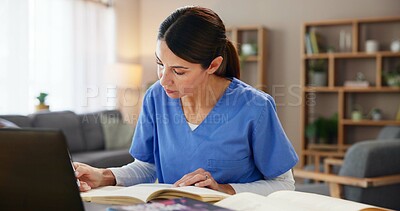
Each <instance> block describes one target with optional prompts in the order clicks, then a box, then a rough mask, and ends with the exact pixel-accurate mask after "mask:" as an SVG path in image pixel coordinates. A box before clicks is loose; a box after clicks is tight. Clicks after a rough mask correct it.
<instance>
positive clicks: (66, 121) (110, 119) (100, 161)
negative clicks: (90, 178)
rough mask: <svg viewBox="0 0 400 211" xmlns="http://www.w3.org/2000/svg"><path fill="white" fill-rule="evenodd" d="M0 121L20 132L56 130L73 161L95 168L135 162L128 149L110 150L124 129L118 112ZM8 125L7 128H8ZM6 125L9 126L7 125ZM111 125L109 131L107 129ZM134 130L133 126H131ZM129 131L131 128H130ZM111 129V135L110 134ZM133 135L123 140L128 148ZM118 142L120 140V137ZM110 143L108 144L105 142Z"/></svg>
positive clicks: (63, 113)
mask: <svg viewBox="0 0 400 211" xmlns="http://www.w3.org/2000/svg"><path fill="white" fill-rule="evenodd" d="M0 119H3V122H4V120H6V121H9V122H11V123H14V124H15V125H16V126H18V127H20V128H53V129H54V128H55V129H60V130H62V131H63V133H64V135H65V137H66V141H67V145H68V148H69V151H70V153H71V157H72V159H73V161H76V162H82V163H86V164H89V165H91V166H94V167H99V168H107V167H118V166H123V165H125V164H128V163H130V162H132V161H134V159H133V158H132V156H131V155H130V154H129V152H128V149H129V148H128V147H129V145H125V146H124V147H122V148H116V147H114V148H111V147H108V146H107V141H108V142H112V141H114V140H112V139H113V137H116V136H117V133H118V130H115V129H118V128H119V129H120V128H122V127H125V128H126V126H127V125H124V124H123V123H122V114H121V113H120V112H119V111H118V110H107V111H100V112H94V113H85V114H76V113H74V112H72V111H60V112H37V113H34V114H31V115H28V116H23V115H0ZM11 123H10V124H11ZM10 124H9V125H10ZM109 125H111V126H112V127H109ZM132 127H133V126H132ZM132 127H131V128H132ZM110 128H111V130H113V131H114V134H110ZM132 134H133V128H132V133H131V134H130V135H128V136H125V137H122V138H123V139H124V141H125V142H128V144H129V143H130V142H131V139H132ZM119 138H120V139H121V137H119ZM107 139H110V140H107Z"/></svg>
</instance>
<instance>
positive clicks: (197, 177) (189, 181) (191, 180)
mask: <svg viewBox="0 0 400 211" xmlns="http://www.w3.org/2000/svg"><path fill="white" fill-rule="evenodd" d="M206 179H207V177H206V176H205V175H204V174H195V175H193V176H192V177H190V178H187V179H186V180H184V181H182V182H181V183H179V184H178V186H179V187H182V186H188V185H194V184H195V183H197V182H199V181H203V180H206Z"/></svg>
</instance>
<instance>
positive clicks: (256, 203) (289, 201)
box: [215, 191, 374, 211]
mask: <svg viewBox="0 0 400 211" xmlns="http://www.w3.org/2000/svg"><path fill="white" fill-rule="evenodd" d="M215 205H217V206H221V207H225V208H228V209H233V210H253V211H261V210H280V211H288V210H296V211H320V210H324V211H325V210H326V211H336V210H341V211H356V210H357V211H358V210H363V209H366V208H374V206H371V205H366V204H361V203H357V202H352V201H348V200H343V199H338V198H333V197H328V196H323V195H318V194H312V193H303V192H298V191H277V192H274V193H272V194H270V195H269V196H267V197H264V196H261V195H258V194H254V193H239V194H236V195H234V196H231V197H229V198H227V199H224V200H221V201H220V202H217V203H215Z"/></svg>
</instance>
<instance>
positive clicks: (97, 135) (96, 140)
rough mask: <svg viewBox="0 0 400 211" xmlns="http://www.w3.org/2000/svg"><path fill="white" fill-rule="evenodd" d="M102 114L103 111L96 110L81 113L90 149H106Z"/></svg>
mask: <svg viewBox="0 0 400 211" xmlns="http://www.w3.org/2000/svg"><path fill="white" fill-rule="evenodd" d="M101 114H102V112H94V113H88V114H81V115H79V119H80V122H81V125H82V131H83V137H84V140H85V144H86V150H88V151H92V150H101V149H104V146H105V145H104V135H103V134H104V132H103V129H102V127H101V123H100V122H101Z"/></svg>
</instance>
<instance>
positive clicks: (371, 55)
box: [303, 51, 400, 59]
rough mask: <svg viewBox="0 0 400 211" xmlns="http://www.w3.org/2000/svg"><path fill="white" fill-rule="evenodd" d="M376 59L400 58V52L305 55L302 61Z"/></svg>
mask: <svg viewBox="0 0 400 211" xmlns="http://www.w3.org/2000/svg"><path fill="white" fill-rule="evenodd" d="M377 57H400V52H391V51H380V52H376V53H366V52H346V53H319V54H305V55H304V57H303V59H328V58H333V59H354V58H377Z"/></svg>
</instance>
